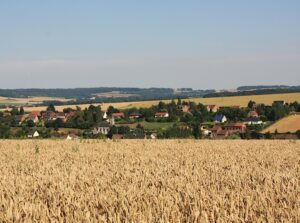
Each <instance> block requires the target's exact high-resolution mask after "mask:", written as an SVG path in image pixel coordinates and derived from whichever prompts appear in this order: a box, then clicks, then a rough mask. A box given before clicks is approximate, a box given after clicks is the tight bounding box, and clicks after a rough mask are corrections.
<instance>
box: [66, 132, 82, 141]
mask: <svg viewBox="0 0 300 223" xmlns="http://www.w3.org/2000/svg"><path fill="white" fill-rule="evenodd" d="M78 138H79V137H78V136H77V135H75V134H72V133H70V134H68V135H66V136H65V139H66V140H73V139H78Z"/></svg>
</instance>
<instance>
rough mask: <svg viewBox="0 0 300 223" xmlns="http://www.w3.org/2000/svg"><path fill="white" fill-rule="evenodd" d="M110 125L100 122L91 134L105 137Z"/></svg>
mask: <svg viewBox="0 0 300 223" xmlns="http://www.w3.org/2000/svg"><path fill="white" fill-rule="evenodd" d="M110 128H111V125H110V124H109V123H108V122H101V123H99V124H98V125H96V126H95V127H94V129H93V134H94V135H97V134H99V133H101V134H103V135H107V134H108V133H109V131H110Z"/></svg>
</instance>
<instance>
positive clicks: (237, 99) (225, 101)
mask: <svg viewBox="0 0 300 223" xmlns="http://www.w3.org/2000/svg"><path fill="white" fill-rule="evenodd" d="M250 100H252V101H255V102H256V103H264V104H266V105H271V104H272V103H273V101H275V100H284V101H286V102H288V103H291V102H295V101H300V93H287V94H269V95H250V96H233V97H217V98H190V99H184V101H194V102H196V103H202V104H205V105H211V104H215V105H218V106H236V105H238V106H241V107H246V106H247V105H248V102H249V101H250ZM162 101H164V102H170V101H171V100H162ZM158 102H159V101H138V102H116V103H102V104H94V105H101V107H102V108H103V109H107V108H108V107H109V106H110V105H112V106H114V107H115V108H119V109H127V108H132V107H138V108H139V107H151V106H152V105H157V104H158ZM89 105H90V104H80V105H61V106H55V108H56V109H57V110H58V111H62V110H63V109H64V108H66V107H70V108H73V109H76V106H79V107H80V108H82V109H84V108H86V107H88V106H89ZM42 110H46V107H45V106H39V107H27V108H25V111H27V112H30V111H42Z"/></svg>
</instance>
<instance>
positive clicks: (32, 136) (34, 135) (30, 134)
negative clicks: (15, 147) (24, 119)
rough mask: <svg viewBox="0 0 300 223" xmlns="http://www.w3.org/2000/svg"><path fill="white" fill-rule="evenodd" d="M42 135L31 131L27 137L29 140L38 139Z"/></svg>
mask: <svg viewBox="0 0 300 223" xmlns="http://www.w3.org/2000/svg"><path fill="white" fill-rule="evenodd" d="M39 136H40V134H39V132H38V131H30V132H29V133H28V134H27V137H28V138H36V137H39Z"/></svg>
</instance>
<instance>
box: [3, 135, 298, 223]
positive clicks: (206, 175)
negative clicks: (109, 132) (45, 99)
mask: <svg viewBox="0 0 300 223" xmlns="http://www.w3.org/2000/svg"><path fill="white" fill-rule="evenodd" d="M299 198H300V142H299V141H240V140H238V141H202V140H200V141H196V140H161V141H160V140H154V141H151V140H140V141H138V140H132V141H130V140H128V141H127V140H123V141H102V140H81V141H79V140H78V141H63V140H37V141H34V140H3V141H0V222H138V223H143V222H201V223H202V222H204V223H205V222H299V221H300V199H299Z"/></svg>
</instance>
